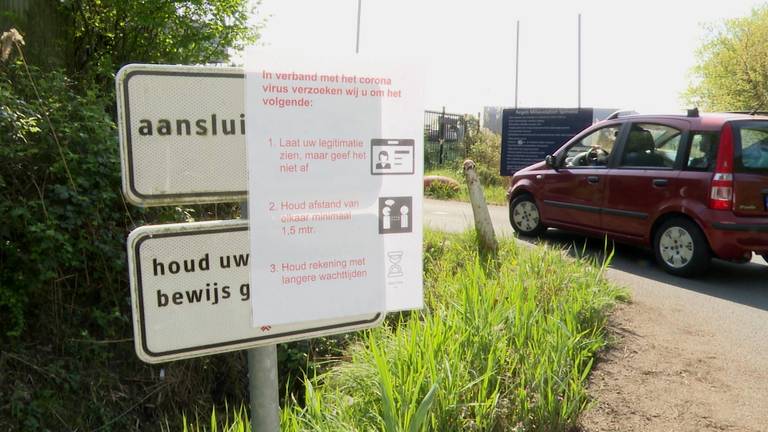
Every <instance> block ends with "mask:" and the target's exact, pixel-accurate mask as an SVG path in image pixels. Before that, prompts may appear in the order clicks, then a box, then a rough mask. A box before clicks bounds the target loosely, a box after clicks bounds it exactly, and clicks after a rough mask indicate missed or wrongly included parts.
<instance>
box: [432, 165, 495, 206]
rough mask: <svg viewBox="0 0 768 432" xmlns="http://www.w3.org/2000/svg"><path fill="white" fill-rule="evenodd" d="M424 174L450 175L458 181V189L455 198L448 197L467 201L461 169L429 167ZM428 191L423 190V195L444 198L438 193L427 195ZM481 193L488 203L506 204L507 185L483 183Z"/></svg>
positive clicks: (465, 183)
mask: <svg viewBox="0 0 768 432" xmlns="http://www.w3.org/2000/svg"><path fill="white" fill-rule="evenodd" d="M424 175H435V176H444V177H450V178H452V179H454V180H456V181H458V182H459V191H458V193H457V194H456V196H455V198H450V199H453V200H456V201H464V202H469V189H468V188H467V182H466V180H465V179H464V175H463V174H462V173H461V169H452V168H436V169H431V170H429V171H427V172H425V173H424ZM427 192H428V191H425V195H426V196H428V197H429V198H435V199H446V198H445V197H443V196H440V194H437V195H434V194H433V195H429V194H427ZM483 194H484V195H485V200H486V201H487V202H488V204H496V205H506V204H507V187H506V186H503V185H492V184H485V183H484V184H483Z"/></svg>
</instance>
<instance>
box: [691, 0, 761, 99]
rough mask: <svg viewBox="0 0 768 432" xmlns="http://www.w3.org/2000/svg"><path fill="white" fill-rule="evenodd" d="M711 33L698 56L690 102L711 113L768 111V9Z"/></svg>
mask: <svg viewBox="0 0 768 432" xmlns="http://www.w3.org/2000/svg"><path fill="white" fill-rule="evenodd" d="M709 33H710V34H709V36H708V38H707V40H706V41H705V43H704V45H703V46H702V47H701V48H700V49H699V51H698V53H697V55H698V62H697V64H696V66H695V67H694V68H693V74H694V82H693V83H692V84H691V86H690V87H689V89H688V91H687V92H686V95H685V96H686V98H687V99H688V101H689V103H691V104H693V105H696V106H700V107H702V108H704V109H705V110H708V111H750V110H754V109H758V110H766V109H768V6H764V7H761V8H756V9H754V10H753V11H752V13H751V14H750V15H749V16H747V17H742V18H733V19H728V20H726V21H724V22H723V23H722V24H720V25H718V26H715V27H713V28H710V30H709Z"/></svg>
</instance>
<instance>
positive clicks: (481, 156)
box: [465, 128, 504, 186]
mask: <svg viewBox="0 0 768 432" xmlns="http://www.w3.org/2000/svg"><path fill="white" fill-rule="evenodd" d="M465 139H466V140H467V141H466V146H467V158H468V159H472V160H473V161H474V162H475V170H476V171H477V175H478V177H480V181H481V182H482V183H483V185H485V186H501V185H502V184H503V181H504V179H503V178H502V177H501V175H500V174H499V171H500V168H501V137H500V136H499V135H497V134H495V133H493V132H491V131H490V130H488V129H484V128H483V129H480V130H479V131H476V132H474V133H472V134H469V135H467V137H466V138H465Z"/></svg>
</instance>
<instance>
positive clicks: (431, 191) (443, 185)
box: [424, 181, 460, 199]
mask: <svg viewBox="0 0 768 432" xmlns="http://www.w3.org/2000/svg"><path fill="white" fill-rule="evenodd" d="M459 192H460V188H459V186H458V185H455V184H450V183H447V182H441V181H433V182H432V183H430V184H429V186H427V187H426V188H425V189H424V195H425V196H428V197H431V198H435V199H453V198H456V197H458V196H459Z"/></svg>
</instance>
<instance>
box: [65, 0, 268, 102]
mask: <svg viewBox="0 0 768 432" xmlns="http://www.w3.org/2000/svg"><path fill="white" fill-rule="evenodd" d="M60 11H61V12H62V13H63V16H64V17H65V18H64V19H65V20H66V32H65V34H66V41H67V44H66V46H67V49H66V51H67V53H68V55H67V59H68V63H67V69H68V71H69V73H70V75H71V76H72V77H73V78H75V79H76V80H78V81H80V82H86V83H88V82H91V81H96V83H97V84H102V85H109V84H111V80H112V77H113V76H114V73H115V71H117V69H119V68H120V67H121V66H122V65H125V64H127V63H137V62H141V63H164V64H204V63H214V62H227V61H228V60H229V58H230V54H231V52H232V50H239V49H242V48H243V47H244V46H245V45H247V44H249V43H252V42H255V41H256V39H257V36H258V27H253V26H250V25H249V23H248V19H249V17H250V13H251V12H252V10H251V9H250V8H249V7H248V1H244V0H186V1H178V0H153V1H126V0H65V1H62V2H61V5H60ZM105 90H106V89H105Z"/></svg>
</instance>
